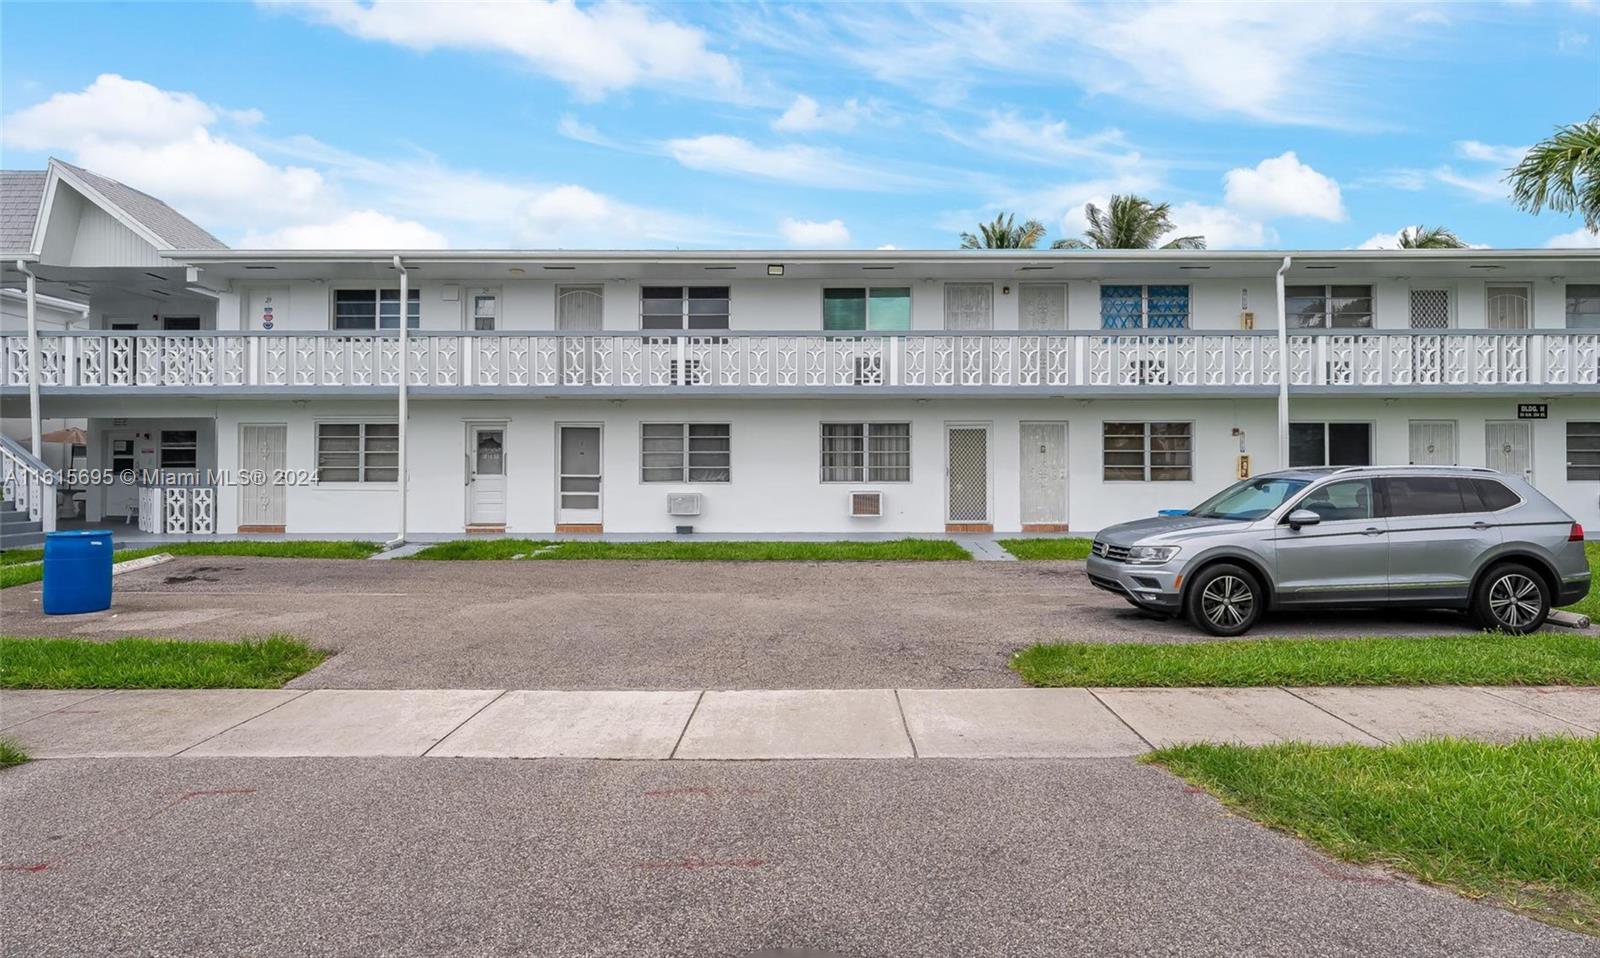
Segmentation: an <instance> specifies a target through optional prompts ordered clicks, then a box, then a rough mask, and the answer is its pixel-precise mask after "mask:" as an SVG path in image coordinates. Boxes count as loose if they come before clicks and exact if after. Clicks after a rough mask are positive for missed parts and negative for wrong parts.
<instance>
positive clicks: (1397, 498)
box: [1383, 476, 1478, 519]
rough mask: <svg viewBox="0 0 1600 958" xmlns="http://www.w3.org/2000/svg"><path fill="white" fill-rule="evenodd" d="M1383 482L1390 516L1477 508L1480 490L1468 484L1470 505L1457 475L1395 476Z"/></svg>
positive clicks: (1397, 517) (1443, 512)
mask: <svg viewBox="0 0 1600 958" xmlns="http://www.w3.org/2000/svg"><path fill="white" fill-rule="evenodd" d="M1383 483H1384V492H1385V495H1386V496H1387V497H1388V501H1389V506H1388V508H1389V516H1390V517H1391V518H1394V519H1404V518H1406V517H1408V516H1448V515H1455V514H1458V513H1462V512H1477V511H1478V495H1477V491H1476V490H1474V489H1472V488H1471V487H1470V485H1469V486H1468V489H1467V491H1468V492H1470V493H1471V494H1472V501H1471V506H1470V508H1469V506H1468V503H1467V501H1466V499H1465V498H1464V497H1463V496H1462V489H1461V487H1462V485H1463V484H1464V483H1463V482H1462V481H1461V480H1459V479H1457V478H1456V477H1454V476H1394V477H1392V478H1389V479H1385V480H1383Z"/></svg>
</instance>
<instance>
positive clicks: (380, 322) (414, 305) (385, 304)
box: [333, 289, 422, 329]
mask: <svg viewBox="0 0 1600 958" xmlns="http://www.w3.org/2000/svg"><path fill="white" fill-rule="evenodd" d="M406 302H407V305H406V326H407V327H409V328H411V329H416V328H417V327H419V326H421V325H422V291H421V290H416V289H413V290H409V291H408V292H407V295H406ZM333 328H334V329H399V328H400V291H399V290H398V289H336V290H334V291H333Z"/></svg>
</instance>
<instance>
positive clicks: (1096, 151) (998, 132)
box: [976, 113, 1140, 163]
mask: <svg viewBox="0 0 1600 958" xmlns="http://www.w3.org/2000/svg"><path fill="white" fill-rule="evenodd" d="M976 143H977V144H984V143H988V144H993V145H995V146H997V147H998V148H1000V149H1003V150H1005V151H1006V152H1007V153H1009V154H1011V155H1014V156H1018V157H1021V158H1024V159H1035V160H1039V161H1041V162H1046V163H1051V162H1056V161H1059V160H1082V159H1090V160H1104V161H1109V162H1116V163H1137V162H1139V160H1140V157H1139V154H1138V153H1137V152H1135V151H1133V150H1132V149H1130V148H1129V147H1128V144H1127V142H1126V141H1125V140H1124V139H1123V135H1122V131H1121V130H1116V129H1108V130H1101V131H1100V132H1098V133H1091V134H1089V135H1087V136H1074V135H1072V134H1071V133H1070V132H1069V131H1068V129H1067V123H1066V121H1065V120H1050V119H1045V118H1041V119H1038V120H1032V121H1030V120H1025V119H1023V118H1022V117H1020V116H1018V115H1017V114H1015V113H1003V114H1001V113H996V114H991V115H990V117H989V122H988V123H987V124H986V125H985V126H984V128H983V129H982V130H980V131H978V140H977V141H976Z"/></svg>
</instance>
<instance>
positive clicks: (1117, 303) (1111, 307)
mask: <svg viewBox="0 0 1600 958" xmlns="http://www.w3.org/2000/svg"><path fill="white" fill-rule="evenodd" d="M1143 326H1144V290H1143V289H1142V288H1140V287H1138V286H1102V287H1100V328H1101V329H1139V328H1141V327H1143Z"/></svg>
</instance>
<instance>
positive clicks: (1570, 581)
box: [1088, 466, 1589, 635]
mask: <svg viewBox="0 0 1600 958" xmlns="http://www.w3.org/2000/svg"><path fill="white" fill-rule="evenodd" d="M1088 572H1089V581H1090V582H1092V583H1094V584H1095V585H1096V586H1099V587H1100V588H1102V589H1105V590H1107V591H1109V592H1115V593H1117V594H1118V595H1121V596H1122V597H1123V598H1125V599H1127V600H1128V601H1129V602H1132V603H1133V604H1134V605H1136V606H1139V607H1140V608H1142V609H1147V610H1149V611H1152V612H1155V613H1158V614H1162V615H1180V614H1181V615H1186V616H1187V617H1188V618H1189V621H1191V622H1193V623H1194V624H1195V625H1197V626H1199V627H1200V628H1201V629H1204V630H1205V631H1207V632H1209V633H1211V634H1212V635H1240V634H1242V633H1244V632H1246V631H1247V630H1249V628H1250V627H1251V626H1252V625H1254V624H1255V623H1256V621H1257V620H1258V619H1260V618H1261V615H1262V613H1263V612H1266V611H1267V610H1269V609H1272V610H1276V609H1317V608H1334V607H1363V606H1365V607H1371V606H1390V607H1393V606H1407V607H1412V608H1418V607H1421V608H1442V609H1462V610H1467V611H1470V612H1471V613H1472V614H1473V615H1474V616H1475V617H1476V618H1477V620H1478V621H1479V622H1480V623H1482V624H1483V625H1484V626H1485V627H1486V628H1493V629H1499V630H1502V631H1505V632H1512V633H1522V632H1532V631H1534V630H1536V629H1538V628H1539V627H1540V626H1541V625H1543V624H1544V620H1545V617H1546V616H1547V615H1549V613H1550V607H1551V606H1552V605H1567V604H1569V603H1572V602H1576V601H1578V600H1579V599H1580V598H1582V597H1583V596H1584V594H1585V593H1587V592H1588V591H1589V565H1588V562H1587V561H1586V560H1585V558H1584V554H1583V527H1582V526H1580V525H1578V523H1576V522H1574V521H1573V520H1572V517H1571V516H1569V515H1567V514H1566V513H1565V512H1563V511H1562V510H1561V508H1560V507H1559V506H1557V505H1556V504H1555V503H1553V502H1551V501H1550V500H1549V499H1547V498H1545V497H1544V496H1543V495H1542V494H1540V492H1539V491H1538V490H1537V489H1535V488H1533V487H1532V486H1531V485H1529V484H1528V483H1526V482H1524V481H1522V480H1521V479H1517V478H1515V477H1512V476H1508V475H1504V474H1503V473H1498V472H1495V471H1493V470H1490V469H1468V468H1441V467H1433V466H1391V467H1381V466H1360V467H1352V468H1329V469H1289V470H1285V471H1282V472H1270V473H1266V474H1264V475H1261V476H1257V477H1255V478H1253V479H1245V480H1242V481H1240V482H1238V483H1236V484H1234V485H1232V486H1229V487H1228V488H1227V489H1225V490H1223V491H1222V492H1220V493H1218V494H1217V495H1215V496H1212V497H1211V498H1210V499H1207V500H1206V501H1205V502H1203V503H1201V504H1200V505H1198V506H1196V507H1194V508H1193V509H1191V510H1189V511H1188V512H1187V513H1184V514H1182V515H1174V516H1162V517H1159V518H1154V519H1140V520H1138V521H1135V522H1124V523H1122V524H1121V525H1116V526H1111V527H1110V528H1108V529H1104V530H1102V531H1101V532H1100V534H1099V535H1097V536H1096V537H1095V540H1094V548H1093V552H1092V554H1091V555H1090V556H1089V562H1088Z"/></svg>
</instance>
